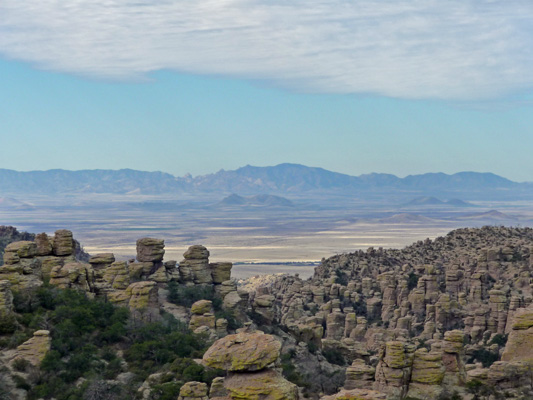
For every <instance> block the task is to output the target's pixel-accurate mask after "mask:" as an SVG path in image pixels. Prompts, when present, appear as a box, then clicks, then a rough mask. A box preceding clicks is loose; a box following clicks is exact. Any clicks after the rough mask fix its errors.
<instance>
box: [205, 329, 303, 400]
mask: <svg viewBox="0 0 533 400" xmlns="http://www.w3.org/2000/svg"><path fill="white" fill-rule="evenodd" d="M280 349H281V343H280V342H279V341H278V340H277V339H276V338H275V337H274V336H272V335H267V334H264V333H262V332H248V331H246V330H244V331H241V332H239V333H237V334H234V335H228V336H226V337H224V338H222V339H219V340H217V341H216V342H215V343H214V344H213V345H212V346H211V347H210V348H209V349H208V350H207V352H206V353H205V354H204V357H203V360H204V362H205V364H206V365H207V366H209V367H212V368H217V369H223V370H226V371H228V376H227V377H226V378H225V379H224V384H223V386H224V388H225V389H226V390H227V392H228V398H229V399H253V400H259V399H261V400H281V399H285V400H297V399H298V388H297V386H296V385H294V384H292V383H290V382H289V381H287V380H286V379H285V378H283V376H282V375H281V373H280V372H279V371H278V370H276V369H274V368H273V367H274V363H275V362H276V361H277V360H278V359H279V356H280Z"/></svg>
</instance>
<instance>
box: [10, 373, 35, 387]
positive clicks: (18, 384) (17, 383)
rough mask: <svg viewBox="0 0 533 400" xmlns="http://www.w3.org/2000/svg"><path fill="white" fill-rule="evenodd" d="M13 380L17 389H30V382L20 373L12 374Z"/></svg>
mask: <svg viewBox="0 0 533 400" xmlns="http://www.w3.org/2000/svg"><path fill="white" fill-rule="evenodd" d="M13 381H14V382H15V386H16V387H17V389H23V390H26V391H28V390H30V389H31V386H30V384H29V383H28V382H26V379H24V378H23V377H22V376H20V375H13Z"/></svg>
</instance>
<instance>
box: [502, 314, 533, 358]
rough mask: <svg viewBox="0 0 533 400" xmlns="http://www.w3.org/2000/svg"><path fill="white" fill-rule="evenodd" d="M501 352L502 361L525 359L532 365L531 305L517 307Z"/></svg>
mask: <svg viewBox="0 0 533 400" xmlns="http://www.w3.org/2000/svg"><path fill="white" fill-rule="evenodd" d="M511 326H512V329H511V331H510V332H509V338H508V339H507V344H506V345H505V349H504V351H503V354H502V361H526V362H528V363H531V364H532V365H533V306H530V307H528V308H522V309H518V310H517V311H516V313H515V314H514V317H513V320H512V322H511Z"/></svg>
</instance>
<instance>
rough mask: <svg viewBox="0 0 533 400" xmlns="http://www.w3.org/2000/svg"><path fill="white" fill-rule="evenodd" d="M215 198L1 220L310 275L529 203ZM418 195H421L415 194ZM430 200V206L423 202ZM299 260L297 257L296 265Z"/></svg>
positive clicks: (108, 201) (528, 214)
mask: <svg viewBox="0 0 533 400" xmlns="http://www.w3.org/2000/svg"><path fill="white" fill-rule="evenodd" d="M223 198H224V196H222V195H217V194H215V195H211V196H203V197H202V198H201V199H198V198H197V197H186V196H182V197H179V196H177V195H173V196H161V195H158V196H146V195H145V196H142V195H135V194H133V195H116V194H113V195H112V194H83V195H69V196H58V197H53V196H42V195H41V196H33V197H32V196H26V197H25V198H24V204H25V206H20V202H19V203H17V202H13V201H12V202H11V203H10V204H8V205H6V204H4V205H1V204H0V221H1V223H2V224H3V225H13V226H16V227H17V228H18V229H19V230H25V231H28V232H34V233H39V232H49V233H50V232H54V231H55V230H57V229H62V228H67V229H70V230H72V231H73V232H74V235H75V237H76V238H77V239H78V240H80V242H81V243H82V245H83V246H84V248H85V250H86V251H87V252H89V253H91V254H96V253H104V252H112V253H114V254H115V255H116V256H117V258H119V259H124V260H127V259H130V258H134V256H135V243H136V240H137V239H139V238H141V237H147V236H148V237H157V238H163V239H165V243H166V254H167V257H168V259H175V260H177V261H179V260H181V258H182V254H183V252H184V251H185V250H186V249H187V248H188V246H190V245H193V244H203V245H205V246H206V247H208V248H209V249H210V251H211V258H212V259H213V260H214V261H224V260H231V261H233V262H235V263H237V265H235V268H234V276H235V277H238V278H245V277H248V276H251V275H254V274H256V273H278V272H287V273H300V275H301V276H302V277H303V278H307V277H308V276H310V275H311V274H312V272H313V270H314V267H315V266H316V264H317V263H318V262H320V260H321V259H322V258H324V257H330V256H333V255H335V254H340V253H345V252H352V251H355V250H359V249H367V248H368V247H376V248H377V247H384V248H402V247H404V246H406V245H408V244H410V243H413V242H415V241H417V240H423V239H425V238H435V237H437V236H440V235H444V234H445V233H447V232H449V231H450V230H452V229H455V228H459V227H467V226H483V225H507V226H520V225H522V226H526V225H530V224H531V220H532V219H533V206H531V205H530V204H529V203H528V202H513V201H497V202H469V203H468V206H457V205H447V204H444V205H443V204H432V203H433V202H434V200H432V199H431V198H418V200H416V199H415V200H416V201H414V203H417V204H409V203H408V202H402V201H401V200H400V201H396V200H392V201H390V200H389V201H387V200H376V199H372V200H361V199H353V198H351V197H324V196H322V197H318V196H317V197H314V198H303V197H300V198H298V197H291V198H290V199H291V200H290V201H291V204H290V206H286V205H285V206H279V205H251V206H250V205H242V204H226V202H223V201H221V200H222V199H223ZM420 199H422V200H420ZM428 203H431V204H428ZM301 263H304V264H301Z"/></svg>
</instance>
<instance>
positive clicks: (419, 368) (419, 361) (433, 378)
mask: <svg viewBox="0 0 533 400" xmlns="http://www.w3.org/2000/svg"><path fill="white" fill-rule="evenodd" d="M444 371H445V369H444V365H443V364H442V353H440V352H428V351H427V349H425V348H421V349H418V350H416V351H415V357H414V360H413V369H412V372H411V382H416V383H423V384H426V385H440V384H441V382H442V380H443V379H444Z"/></svg>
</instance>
